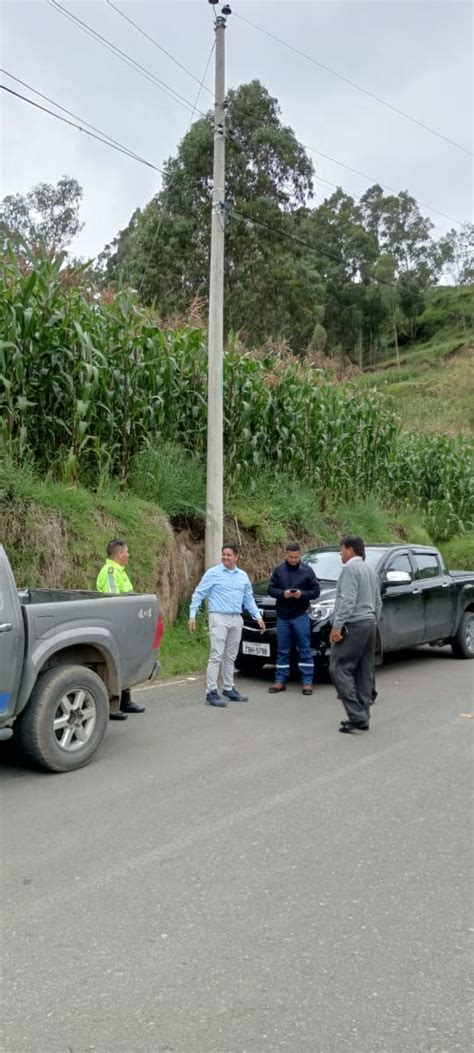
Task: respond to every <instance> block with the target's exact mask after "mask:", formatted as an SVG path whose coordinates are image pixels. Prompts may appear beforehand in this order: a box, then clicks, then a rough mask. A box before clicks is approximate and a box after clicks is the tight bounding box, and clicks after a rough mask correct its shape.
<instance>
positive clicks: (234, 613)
mask: <svg viewBox="0 0 474 1053" xmlns="http://www.w3.org/2000/svg"><path fill="white" fill-rule="evenodd" d="M209 614H226V615H227V614H229V615H231V616H232V617H237V615H241V614H242V612H241V611H209Z"/></svg>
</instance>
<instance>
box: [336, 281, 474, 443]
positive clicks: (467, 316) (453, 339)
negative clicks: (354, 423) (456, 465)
mask: <svg viewBox="0 0 474 1053" xmlns="http://www.w3.org/2000/svg"><path fill="white" fill-rule="evenodd" d="M473 352H474V293H473V290H472V287H469V286H465V287H459V288H455V287H445V288H443V287H439V288H436V289H432V290H431V291H430V292H429V294H428V297H427V302H426V306H425V310H424V311H423V313H422V314H421V315H420V317H419V318H418V321H417V339H416V341H415V342H414V343H411V344H406V345H401V346H400V361H401V369H400V370H397V368H396V361H395V355H394V353H393V354H392V355H391V356H390V357H389V358H387V359H386V360H385V362H384V364H383V367H380V368H378V369H376V370H373V371H370V372H366V373H364V374H363V376H361V377H359V378H358V379H357V380H356V381H355V384H356V386H357V387H360V388H361V389H363V390H366V389H367V387H369V388H376V389H377V390H379V391H380V392H381V393H382V394H385V395H386V396H387V397H392V398H393V399H394V401H395V408H396V412H397V414H398V416H399V417H400V419H401V422H402V426H403V428H404V429H405V430H407V431H410V430H413V431H420V430H421V431H431V432H438V433H443V434H446V435H453V434H456V435H458V434H472V432H473V429H474V410H473V406H474V362H473V357H474V356H473Z"/></svg>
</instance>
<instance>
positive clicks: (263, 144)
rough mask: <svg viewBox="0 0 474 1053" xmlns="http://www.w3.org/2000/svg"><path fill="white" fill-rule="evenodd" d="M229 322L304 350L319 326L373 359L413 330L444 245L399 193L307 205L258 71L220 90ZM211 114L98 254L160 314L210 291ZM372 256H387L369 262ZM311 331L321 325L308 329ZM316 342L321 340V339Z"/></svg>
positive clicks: (299, 150) (304, 178)
mask: <svg viewBox="0 0 474 1053" xmlns="http://www.w3.org/2000/svg"><path fill="white" fill-rule="evenodd" d="M227 104H228V105H227V118H226V124H227V133H226V140H227V141H226V212H225V216H223V217H222V222H223V223H225V232H226V245H225V286H226V298H225V312H226V318H225V323H226V328H227V329H234V330H243V331H244V332H245V333H246V334H248V337H249V340H250V341H251V342H252V343H262V342H264V341H265V340H266V339H268V338H273V339H274V340H276V339H281V338H284V339H286V340H288V341H290V342H291V346H292V347H293V348H294V349H295V351H297V352H298V353H300V354H303V353H304V352H305V350H306V348H307V347H308V345H310V344H311V342H312V338H313V334H314V333H315V331H316V330H317V326H318V325H319V326H324V330H325V332H326V334H327V348H328V350H329V351H330V352H332V353H333V354H334V353H335V350H336V349H337V348H341V349H342V352H343V353H344V355H349V356H350V357H352V358H355V359H356V360H357V361H358V362H359V364H361V365H363V364H368V363H371V364H373V363H374V362H375V361H376V360H377V359H379V358H380V357H381V356H383V354H384V353H385V349H386V347H387V344H388V342H390V343H391V342H392V340H394V341H395V343H396V342H397V341H398V334H399V333H400V335H403V334H404V333H405V332H406V333H410V334H411V336H413V333H414V327H415V324H416V319H417V316H418V315H419V313H420V311H421V310H422V309H423V306H424V296H425V293H426V290H427V289H428V288H429V286H430V285H431V284H432V283H433V281H434V280H435V278H436V276H437V274H438V273H439V270H440V268H441V266H442V265H443V262H446V261H447V260H448V259H449V258H450V254H451V255H452V253H453V251H454V249H453V248H452V246H451V244H450V245H449V246H448V245H447V244H446V245H445V246H444V248H443V249H442V251H441V249H440V248H439V247H438V246H437V245H436V243H435V242H434V241H433V238H432V223H431V222H430V220H428V219H426V218H425V217H424V216H423V215H422V214H421V212H420V209H419V206H418V204H417V202H416V201H415V199H414V198H413V197H411V196H410V195H409V194H408V193H407V192H406V191H404V190H402V191H400V193H398V194H393V193H390V194H384V191H383V189H382V187H380V186H379V185H378V184H375V185H374V186H373V187H370V188H369V190H367V191H366V193H365V194H364V195H363V196H362V197H361V199H360V201H359V202H356V201H355V200H354V198H352V197H351V196H350V195H349V194H346V193H345V192H344V191H343V190H341V189H340V188H339V189H337V190H336V191H335V192H334V193H332V194H331V195H330V196H329V197H328V198H326V199H325V200H324V201H322V203H320V204H319V205H317V206H316V207H310V201H311V197H312V190H313V187H312V175H313V166H312V163H311V161H310V159H309V158H308V156H307V154H306V152H305V149H304V147H302V146H301V144H299V143H298V141H297V139H296V137H295V135H294V132H293V131H292V129H291V128H288V127H285V126H284V125H283V124H282V123H281V119H280V110H279V107H278V103H277V100H276V99H274V98H272V97H271V95H270V94H269V93H268V91H267V90H266V89H265V88H264V87H263V85H262V84H260V83H259V82H258V81H252V82H251V83H250V84H243V85H241V86H240V87H239V88H237V89H236V90H231V91H229V93H228V98H227ZM213 134H214V132H213V114H211V113H209V114H208V115H207V116H205V117H203V118H201V119H200V120H198V121H196V122H194V124H193V125H192V127H191V128H190V129H189V131H188V133H187V134H186V135H185V136H184V138H183V140H182V141H181V143H180V145H179V148H178V151H177V154H176V156H175V157H172V158H170V159H169V160H168V161H167V163H166V166H165V176H164V180H163V189H162V190H161V191H160V193H159V194H157V195H156V197H154V198H153V199H152V200H151V201H150V202H149V204H148V205H147V206H146V208H145V209H144V210H143V211H140V210H137V211H135V212H134V214H133V216H132V217H131V220H130V223H129V225H128V227H127V228H126V229H125V230H124V231H121V232H120V234H119V235H118V237H117V238H116V240H115V241H114V243H113V244H112V245H111V246H107V247H106V249H105V250H104V253H103V254H102V257H101V264H102V267H103V271H104V280H105V282H108V283H112V284H113V286H114V288H120V287H123V286H124V285H128V286H132V287H133V288H135V289H138V290H139V293H140V296H141V297H142V298H143V300H144V302H146V303H154V304H156V305H157V308H158V310H159V311H160V314H161V316H162V317H165V318H166V317H170V315H173V314H174V313H175V312H178V313H179V314H180V315H181V316H183V314H184V313H185V312H186V310H187V309H188V307H189V305H190V303H191V302H192V301H193V299H194V298H196V297H199V298H200V299H201V298H202V299H203V300H204V301H206V300H207V296H208V282H209V249H210V217H211V200H212V144H213ZM380 259H382V260H383V259H385V260H386V261H387V260H389V261H390V266H389V268H388V271H387V266H386V265H385V267H384V266H383V264H382V271H381V272H380V269H379V270H377V263H378V261H379V260H380ZM318 332H319V334H320V335H321V331H320V330H319V331H318ZM324 346H326V342H325V345H324Z"/></svg>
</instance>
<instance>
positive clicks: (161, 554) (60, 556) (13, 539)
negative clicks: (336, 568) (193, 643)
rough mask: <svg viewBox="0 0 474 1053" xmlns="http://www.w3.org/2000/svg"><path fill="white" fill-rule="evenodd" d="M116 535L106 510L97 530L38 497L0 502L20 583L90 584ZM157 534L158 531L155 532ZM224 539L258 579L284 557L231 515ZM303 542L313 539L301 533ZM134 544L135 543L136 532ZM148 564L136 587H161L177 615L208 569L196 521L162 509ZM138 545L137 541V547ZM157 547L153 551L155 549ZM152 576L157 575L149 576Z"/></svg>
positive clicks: (167, 609) (169, 612) (0, 533)
mask: <svg viewBox="0 0 474 1053" xmlns="http://www.w3.org/2000/svg"><path fill="white" fill-rule="evenodd" d="M114 536H117V530H116V524H115V523H114V521H113V519H112V518H111V517H109V516H107V517H105V519H104V516H103V514H101V515H100V516H99V517H98V520H97V534H96V535H94V531H93V530H92V531H91V529H90V526H89V530H88V531H87V533H86V532H85V533H84V534H81V533H79V531H78V528H77V525H75V524H74V525H72V524H71V522H70V521H68V519H67V518H66V517H64V516H63V515H61V514H60V513H59V512H56V511H55V510H53V509H49V508H48V509H47V508H44V507H41V506H39V505H36V504H35V503H34V502H29V501H28V502H14V503H11V504H8V505H6V504H4V505H3V507H2V508H0V541H1V542H2V543H3V544H4V545H5V547H6V549H7V552H8V554H9V556H10V559H11V561H12V564H13V569H14V573H15V577H16V580H17V583H18V585H19V586H27V585H42V586H43V587H44V588H76V589H81V588H82V589H90V588H93V587H94V581H95V577H96V575H97V572H98V570H99V567H100V563H101V560H102V559H103V552H104V550H105V545H104V538H106V537H109V538H110V537H114ZM151 536H152V537H153V531H152V532H151ZM225 539H226V540H229V541H236V542H237V543H238V544H239V546H240V548H241V555H240V566H241V567H243V569H244V570H246V571H247V573H248V574H249V576H250V578H251V580H253V581H255V580H258V579H261V578H265V577H267V576H268V574H269V571H270V570H271V568H272V567H273V566H274V565H275V563H277V562H279V561H280V560H281V559H282V558H283V552H282V549H281V546H280V545H273V546H271V547H268V546H265V545H263V544H262V543H261V541H259V539H258V538H257V537H256V536H255V535H254V533H253V532H251V531H245V530H243V529H242V528H241V527H240V526H239V524H238V522H237V521H236V520H235V519H233V518H229V519H227V520H226V523H225ZM301 542H302V544H303V545H306V543H308V546H309V544H311V542H310V539H306V538H301ZM130 544H131V548H132V553H133V548H134V541H133V538H130ZM149 544H150V546H151V549H152V551H150V553H149V560H148V568H149V569H148V570H145V569H142V571H141V576H140V574H138V577H139V581H138V585H137V586H136V587H137V588H140V591H142V589H143V590H145V589H149V590H150V591H156V592H157V593H158V595H159V597H160V600H161V604H162V609H163V611H164V614H165V616H166V618H167V620H168V621H173V620H174V619H175V617H176V614H177V612H178V608H179V605H180V604H181V603H183V602H186V601H187V600H188V599H189V597H190V595H191V593H192V591H193V589H194V587H195V586H196V584H197V582H198V581H199V579H200V577H201V575H202V573H203V571H204V537H203V532H202V528H200V527H199V526H195V525H186V524H182V523H181V524H179V525H176V526H175V528H174V529H173V526H172V525H171V523H170V522H169V520H168V519H166V517H164V516H163V515H162V514H161V513H157V522H156V541H155V542H154V541H153V540H151V541H149ZM136 548H137V545H136V544H135V550H136ZM153 549H154V551H153ZM136 567H137V562H136V559H135V560H134V559H133V556H132V560H131V563H130V576H131V578H132V581H134V583H135V581H137V573H135V576H134V570H135V571H136ZM150 578H151V579H152V580H150Z"/></svg>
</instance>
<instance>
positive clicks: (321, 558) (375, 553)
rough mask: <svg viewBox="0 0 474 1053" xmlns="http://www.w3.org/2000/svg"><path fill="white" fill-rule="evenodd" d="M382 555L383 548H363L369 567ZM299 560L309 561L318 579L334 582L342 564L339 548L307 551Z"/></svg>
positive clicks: (373, 565)
mask: <svg viewBox="0 0 474 1053" xmlns="http://www.w3.org/2000/svg"><path fill="white" fill-rule="evenodd" d="M383 555H384V551H383V549H382V550H381V549H377V548H366V550H365V558H366V560H367V563H369V564H370V566H371V567H376V566H377V564H378V563H380V560H381V558H382V556H383ZM301 562H302V563H309V565H310V567H312V568H313V570H314V573H315V574H316V577H317V578H319V580H320V581H330V582H334V584H336V582H337V580H338V578H339V575H340V573H341V570H342V566H343V565H342V563H341V553H340V551H339V549H337V550H336V551H334V550H333V549H326V551H323V552H315V551H313V552H307V553H306V555H304V556H303V557H302V560H301Z"/></svg>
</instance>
